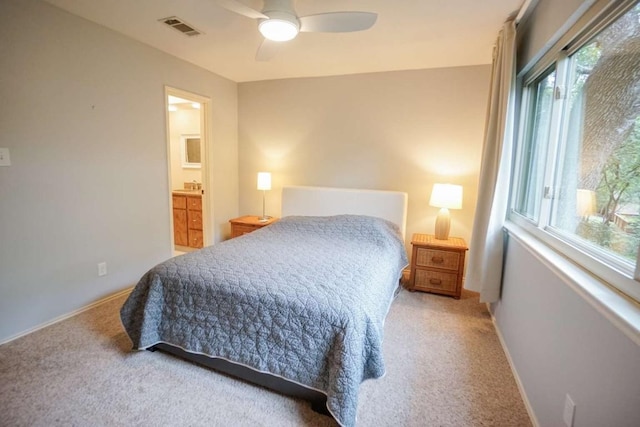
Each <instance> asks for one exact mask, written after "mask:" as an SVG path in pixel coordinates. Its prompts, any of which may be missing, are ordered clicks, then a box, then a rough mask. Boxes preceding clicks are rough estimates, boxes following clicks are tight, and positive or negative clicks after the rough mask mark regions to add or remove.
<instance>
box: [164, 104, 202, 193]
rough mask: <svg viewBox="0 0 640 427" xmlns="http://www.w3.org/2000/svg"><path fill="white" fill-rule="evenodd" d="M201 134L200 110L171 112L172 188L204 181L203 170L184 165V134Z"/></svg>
mask: <svg viewBox="0 0 640 427" xmlns="http://www.w3.org/2000/svg"><path fill="white" fill-rule="evenodd" d="M199 134H200V110H192V109H179V110H178V111H171V112H169V141H170V147H171V189H172V190H174V189H178V188H184V183H185V182H192V181H196V182H202V171H201V170H200V169H194V168H184V167H182V154H181V152H182V135H199Z"/></svg>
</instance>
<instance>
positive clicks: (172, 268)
mask: <svg viewBox="0 0 640 427" xmlns="http://www.w3.org/2000/svg"><path fill="white" fill-rule="evenodd" d="M406 265H407V256H406V253H405V249H404V243H403V241H402V238H401V237H400V233H399V232H398V229H397V227H396V226H395V225H393V224H391V223H390V222H387V221H385V220H382V219H379V218H373V217H367V216H355V215H339V216H334V217H286V218H283V219H281V220H280V221H278V222H276V223H274V224H272V225H270V226H268V227H264V228H262V229H260V230H257V231H255V232H253V233H251V234H247V235H244V236H242V237H238V238H235V239H231V240H228V241H226V242H224V243H221V244H218V245H215V246H211V247H207V248H204V249H202V250H199V251H197V252H191V253H188V254H186V255H182V256H178V257H176V258H172V259H170V260H168V261H166V262H163V263H161V264H159V265H157V266H156V267H154V268H153V269H151V270H150V271H149V272H147V273H146V274H145V275H144V276H143V277H142V279H141V280H140V282H139V283H138V284H137V286H136V287H135V288H134V290H133V292H132V293H131V295H130V296H129V298H128V299H127V301H126V302H125V304H124V306H123V307H122V309H121V312H120V316H121V319H122V323H123V325H124V327H125V329H126V331H127V333H128V334H129V337H130V338H131V340H132V342H133V346H134V348H135V349H140V350H142V349H146V348H148V347H151V346H153V345H154V344H157V343H168V344H172V345H174V346H177V347H181V348H182V349H184V350H186V351H188V352H191V353H201V354H205V355H208V356H211V357H222V358H225V359H227V360H230V361H233V362H236V363H239V364H243V365H246V366H248V367H251V368H253V369H255V370H257V371H261V372H268V373H270V374H273V375H277V376H280V377H283V378H286V379H288V380H291V381H294V382H297V383H299V384H302V385H304V386H306V387H309V388H312V389H315V390H318V391H321V392H323V393H325V394H326V395H327V408H328V409H329V411H330V412H331V413H332V414H333V416H334V418H335V419H336V420H337V421H338V423H340V424H341V425H344V426H353V425H355V422H356V412H357V404H358V389H359V386H360V383H361V382H362V381H364V380H366V379H369V378H379V377H381V376H382V375H383V374H384V363H383V359H382V336H383V323H384V319H385V316H386V314H387V312H388V310H389V306H390V304H391V301H392V299H393V293H394V290H395V289H396V287H397V285H398V279H399V278H400V275H401V271H402V269H403V268H404V267H405V266H406Z"/></svg>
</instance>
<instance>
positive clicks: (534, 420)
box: [487, 303, 540, 427]
mask: <svg viewBox="0 0 640 427" xmlns="http://www.w3.org/2000/svg"><path fill="white" fill-rule="evenodd" d="M487 310H488V311H489V314H490V315H491V321H492V322H493V328H494V329H495V330H496V335H498V339H499V340H500V345H501V346H502V350H503V351H504V354H505V356H507V362H509V367H510V368H511V373H512V374H513V378H514V379H515V380H516V385H517V386H518V391H519V392H520V397H522V401H523V403H524V407H525V408H526V409H527V413H528V414H529V419H530V420H531V424H533V427H538V426H539V425H540V423H539V422H538V418H537V417H536V414H535V412H534V411H533V407H532V406H531V402H529V397H528V396H527V392H526V391H525V389H524V385H523V384H522V380H521V379H520V376H519V375H518V371H517V370H516V365H515V364H514V363H513V359H512V358H511V353H509V347H507V343H506V342H505V341H504V337H503V336H502V332H501V331H500V328H499V327H498V323H497V322H496V318H495V317H494V316H493V312H492V311H491V304H489V303H487Z"/></svg>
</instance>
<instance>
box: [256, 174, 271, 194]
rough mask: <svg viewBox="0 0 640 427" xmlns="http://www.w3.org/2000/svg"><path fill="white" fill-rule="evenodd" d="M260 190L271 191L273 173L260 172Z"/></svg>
mask: <svg viewBox="0 0 640 427" xmlns="http://www.w3.org/2000/svg"><path fill="white" fill-rule="evenodd" d="M258 190H271V172H258Z"/></svg>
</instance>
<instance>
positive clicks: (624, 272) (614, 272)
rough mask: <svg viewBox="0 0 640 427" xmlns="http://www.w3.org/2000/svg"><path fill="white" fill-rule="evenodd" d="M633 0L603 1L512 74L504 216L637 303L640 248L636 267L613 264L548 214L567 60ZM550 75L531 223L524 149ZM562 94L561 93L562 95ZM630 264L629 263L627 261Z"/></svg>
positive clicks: (561, 133)
mask: <svg viewBox="0 0 640 427" xmlns="http://www.w3.org/2000/svg"><path fill="white" fill-rule="evenodd" d="M638 3H639V2H638V0H625V1H622V2H613V3H609V4H605V5H604V6H603V5H602V3H601V4H600V5H599V6H598V7H596V8H594V9H595V10H590V11H589V12H591V13H589V12H588V13H586V14H585V16H583V18H582V19H580V20H579V21H578V22H577V23H576V24H575V25H574V26H573V27H572V28H571V29H570V30H569V31H567V33H566V34H565V35H564V36H563V37H561V39H560V40H559V41H558V42H557V43H556V44H555V45H554V46H553V47H552V48H551V49H550V50H549V51H548V52H547V53H546V54H544V55H543V56H542V57H541V58H540V60H538V61H537V62H536V63H535V64H534V65H533V66H532V67H530V68H529V69H525V70H523V72H521V74H519V75H518V76H517V87H516V91H517V92H516V93H517V94H518V98H519V99H518V108H520V111H519V114H518V115H517V120H516V129H517V135H516V149H515V150H514V157H513V160H514V161H513V168H512V171H511V174H512V175H511V176H512V188H511V191H510V201H509V212H508V216H507V219H508V221H511V222H513V223H514V224H516V225H518V226H519V227H521V228H522V229H524V230H525V231H527V232H529V233H530V234H531V235H532V236H533V237H534V238H536V239H538V240H539V241H540V242H542V243H543V244H544V245H547V246H548V247H550V248H552V249H553V250H555V251H556V252H559V253H560V254H562V255H564V256H565V257H566V258H568V259H570V260H571V261H573V262H575V263H576V264H577V265H579V266H580V267H582V268H583V269H585V270H586V271H588V272H590V273H591V274H593V275H595V276H597V278H599V280H600V281H602V282H604V283H605V284H607V285H608V286H610V287H613V288H614V289H615V290H616V291H618V292H622V293H624V294H625V296H627V297H628V298H630V299H633V300H635V301H636V302H640V248H639V250H638V253H637V256H636V261H635V267H632V268H631V269H629V268H628V266H627V265H626V264H627V263H626V262H624V261H621V260H618V259H617V258H618V257H617V256H615V255H611V254H608V253H607V252H606V251H605V250H600V249H598V248H597V247H595V246H593V245H590V244H585V242H581V241H580V239H579V238H576V237H577V236H576V237H571V236H570V234H569V233H564V232H562V231H561V230H558V229H555V228H554V227H552V226H551V225H550V219H551V213H552V201H553V200H552V198H553V197H554V194H553V193H555V192H556V191H555V190H554V185H555V181H556V176H557V172H558V168H559V167H561V166H559V165H558V159H559V158H560V156H562V155H563V153H562V150H563V149H564V145H563V144H561V142H562V141H563V138H564V137H565V136H566V134H567V132H568V123H567V122H568V120H563V117H564V114H563V113H564V112H565V111H566V102H567V101H566V100H567V98H568V96H567V94H566V88H567V87H569V85H568V84H567V83H568V79H569V76H570V62H571V61H570V58H571V55H573V54H574V53H575V52H577V51H578V50H579V49H580V48H582V47H583V46H585V45H586V44H588V43H589V42H590V41H591V39H592V38H593V37H594V36H595V35H596V34H598V33H599V32H600V31H602V30H603V29H604V28H606V27H607V26H609V25H610V24H611V23H612V22H614V21H615V20H617V19H618V18H619V17H620V16H622V15H623V14H624V13H626V12H627V11H629V10H630V9H631V8H633V7H635V6H636V4H638ZM554 71H555V87H554V99H553V101H552V103H553V105H552V112H551V121H550V125H549V140H548V141H547V153H546V156H545V162H546V163H545V165H544V182H543V188H544V191H543V193H544V195H543V197H542V200H541V201H540V203H539V211H538V212H537V213H536V214H534V215H533V217H534V218H535V217H537V220H535V219H531V218H529V217H527V216H525V215H523V214H521V213H519V212H518V211H517V210H516V207H518V205H517V203H518V200H519V197H520V194H519V193H520V192H521V190H522V186H523V185H524V184H523V182H522V179H523V178H524V177H522V176H521V172H522V170H521V168H522V156H523V151H525V149H526V148H527V147H528V145H527V144H528V143H530V141H529V140H527V138H531V135H533V132H531V131H530V129H529V126H531V123H530V121H531V120H532V114H533V113H534V112H533V111H531V110H532V106H534V104H535V103H534V102H532V97H535V96H536V95H537V92H538V88H537V84H538V83H539V82H540V81H541V79H542V78H545V76H548V75H549V74H550V73H553V72H554ZM562 92H564V93H562ZM631 264H633V262H631Z"/></svg>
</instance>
